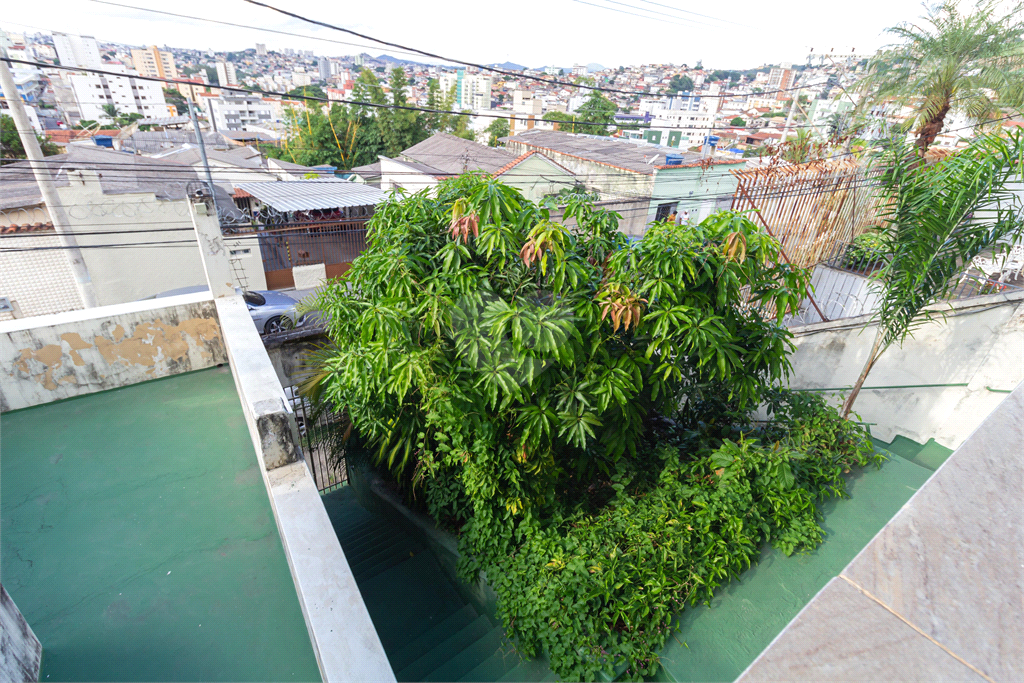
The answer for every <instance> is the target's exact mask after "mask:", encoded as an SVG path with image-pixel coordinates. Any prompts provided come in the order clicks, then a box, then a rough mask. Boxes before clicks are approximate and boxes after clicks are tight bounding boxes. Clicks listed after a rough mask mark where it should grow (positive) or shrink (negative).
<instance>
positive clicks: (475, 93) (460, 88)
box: [438, 69, 494, 109]
mask: <svg viewBox="0 0 1024 683" xmlns="http://www.w3.org/2000/svg"><path fill="white" fill-rule="evenodd" d="M438 83H439V85H440V86H441V90H442V91H443V92H445V93H447V92H450V91H451V89H452V88H455V106H456V107H458V108H459V109H490V108H491V88H493V87H494V77H493V76H489V75H486V74H471V73H467V72H466V70H465V69H459V70H458V71H456V72H455V73H450V72H448V73H442V74H440V75H439V77H438Z"/></svg>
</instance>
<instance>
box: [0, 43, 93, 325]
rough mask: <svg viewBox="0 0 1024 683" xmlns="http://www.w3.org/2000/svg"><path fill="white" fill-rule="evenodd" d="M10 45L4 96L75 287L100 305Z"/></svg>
mask: <svg viewBox="0 0 1024 683" xmlns="http://www.w3.org/2000/svg"><path fill="white" fill-rule="evenodd" d="M6 59H7V46H6V45H4V44H2V43H0V86H3V90H4V93H5V96H4V99H6V100H7V105H8V106H9V107H10V108H11V118H13V119H14V127H15V128H16V129H17V130H18V137H19V138H21V144H22V146H23V147H24V148H25V156H26V157H27V158H28V162H29V166H31V167H32V173H33V174H34V175H35V178H36V184H37V185H39V194H40V195H42V198H43V203H44V204H45V205H46V210H47V213H49V214H50V222H51V223H53V229H54V230H55V231H56V232H57V239H58V240H59V241H60V246H61V247H62V248H63V250H64V253H66V254H67V256H68V261H69V262H70V264H71V274H72V275H73V276H74V278H75V287H76V288H77V289H78V296H79V297H80V298H81V299H82V305H83V306H84V307H85V308H95V307H96V306H98V305H99V304H98V303H97V301H96V289H95V288H94V287H93V284H92V278H91V277H89V268H88V266H86V265H85V257H83V256H82V250H81V249H79V248H78V240H76V239H75V234H74V233H73V232H71V231H70V230H69V229H68V224H69V221H68V217H67V214H66V213H65V212H64V205H63V204H61V203H60V195H58V194H57V187H56V186H55V185H54V184H53V178H52V177H51V176H50V172H49V171H48V170H47V169H46V167H45V165H44V163H43V151H42V150H41V149H39V141H38V140H36V133H35V131H34V130H32V124H31V123H29V120H28V115H27V114H26V113H25V105H23V104H22V103H21V97H20V96H19V95H18V89H17V86H15V84H14V76H12V75H11V70H10V69H9V68H8V66H7V64H8V63H7V62H6V61H5V60H6Z"/></svg>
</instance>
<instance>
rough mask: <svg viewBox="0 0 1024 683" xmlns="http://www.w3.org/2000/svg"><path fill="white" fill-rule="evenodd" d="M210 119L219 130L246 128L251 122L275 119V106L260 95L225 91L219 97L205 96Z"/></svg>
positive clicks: (261, 122)
mask: <svg viewBox="0 0 1024 683" xmlns="http://www.w3.org/2000/svg"><path fill="white" fill-rule="evenodd" d="M204 99H206V100H207V105H208V106H209V114H210V120H211V121H213V129H214V130H217V131H228V130H245V127H246V126H247V125H249V124H253V125H261V124H262V125H266V124H268V123H270V122H271V121H274V120H275V118H279V117H275V116H274V107H273V105H272V104H271V103H270V102H267V101H265V100H264V99H263V98H261V97H260V96H259V95H248V94H245V93H229V92H226V91H225V92H223V93H221V96H220V97H218V98H212V97H211V98H204Z"/></svg>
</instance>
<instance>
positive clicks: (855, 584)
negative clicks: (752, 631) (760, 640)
mask: <svg viewBox="0 0 1024 683" xmlns="http://www.w3.org/2000/svg"><path fill="white" fill-rule="evenodd" d="M1017 360H1018V362H1019V360H1020V354H1019V347H1018V355H1017ZM1000 396H1001V398H1002V399H1003V400H1002V402H1001V403H1000V404H999V405H998V407H996V409H995V410H994V411H993V412H992V414H991V415H989V416H988V417H987V418H986V419H985V420H984V422H982V424H981V426H979V427H978V429H977V430H976V431H975V432H974V433H973V434H971V435H970V436H969V438H968V439H967V440H966V441H964V443H963V445H962V446H960V448H958V449H957V450H956V452H955V453H953V454H952V455H951V456H950V457H949V459H948V460H946V462H945V463H944V464H943V465H942V466H941V467H940V468H939V469H938V471H937V472H935V474H934V475H932V477H931V479H929V480H928V481H927V482H925V484H924V486H922V487H921V488H920V489H919V490H918V491H917V493H915V494H914V496H913V497H912V498H911V499H910V500H909V501H907V503H906V505H904V506H903V508H902V509H901V510H900V511H899V512H898V513H897V514H896V515H895V516H894V517H893V518H892V519H891V520H890V521H889V523H888V524H886V525H885V527H883V528H882V530H881V531H879V532H878V535H876V536H875V538H874V539H872V541H871V542H870V543H868V544H867V546H865V547H864V549H863V550H862V551H861V552H860V553H859V554H858V555H857V557H855V558H854V559H853V561H852V562H850V564H848V565H847V566H846V568H845V569H843V571H842V572H841V573H840V574H839V576H838V577H836V578H834V579H832V580H831V581H830V582H829V583H828V584H827V585H826V586H825V587H824V588H823V589H822V590H821V592H819V593H818V594H817V595H816V596H815V597H814V599H813V600H812V601H811V602H810V603H808V604H807V606H806V607H804V609H803V610H802V611H801V612H800V613H799V614H798V615H797V616H796V617H795V618H794V619H793V621H791V622H790V623H789V625H788V626H786V628H785V629H784V630H783V631H782V632H781V633H780V634H779V635H778V636H777V637H776V638H775V640H774V641H772V643H771V644H770V645H769V646H768V647H767V648H766V649H765V650H764V652H762V653H761V655H760V656H759V657H758V658H757V659H756V660H754V662H753V663H752V664H751V665H750V667H748V668H747V670H746V671H745V672H744V673H743V674H742V675H741V676H740V677H739V679H738V680H739V681H743V682H744V683H753V682H754V681H822V680H832V681H889V680H921V681H977V682H978V683H981V682H982V681H989V682H990V683H991V682H992V681H1019V680H1021V679H1022V678H1024V639H1022V638H1021V633H1022V632H1024V609H1022V605H1021V595H1022V593H1024V578H1022V577H1024V572H1022V570H1021V567H1024V521H1022V520H1024V516H1022V515H1021V500H1020V492H1021V485H1022V483H1024V449H1022V448H1021V443H1022V440H1024V385H1019V386H1018V387H1017V388H1016V390H1015V391H1014V392H1013V393H1012V394H1010V395H1009V396H1007V395H1006V394H1001V395H1000Z"/></svg>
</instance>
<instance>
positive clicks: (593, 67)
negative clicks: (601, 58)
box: [587, 62, 604, 74]
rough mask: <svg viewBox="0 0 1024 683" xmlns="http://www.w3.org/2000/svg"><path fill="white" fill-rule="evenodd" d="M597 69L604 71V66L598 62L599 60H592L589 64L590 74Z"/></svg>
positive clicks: (588, 70)
mask: <svg viewBox="0 0 1024 683" xmlns="http://www.w3.org/2000/svg"><path fill="white" fill-rule="evenodd" d="M595 71H604V67H603V66H601V65H600V64H598V63H597V62H591V63H590V64H587V73H588V74H592V73H594V72H595Z"/></svg>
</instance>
